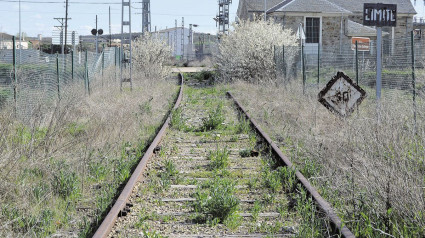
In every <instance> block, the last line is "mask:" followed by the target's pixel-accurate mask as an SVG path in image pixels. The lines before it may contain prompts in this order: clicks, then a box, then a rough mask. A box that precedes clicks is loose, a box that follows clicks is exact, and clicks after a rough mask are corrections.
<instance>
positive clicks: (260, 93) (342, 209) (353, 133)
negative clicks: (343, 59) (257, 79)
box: [234, 73, 425, 237]
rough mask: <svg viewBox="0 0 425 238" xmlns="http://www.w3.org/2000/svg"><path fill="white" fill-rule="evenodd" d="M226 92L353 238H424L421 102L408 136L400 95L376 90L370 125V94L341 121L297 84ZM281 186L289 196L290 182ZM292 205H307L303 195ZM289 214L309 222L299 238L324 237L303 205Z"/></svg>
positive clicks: (409, 116)
mask: <svg viewBox="0 0 425 238" xmlns="http://www.w3.org/2000/svg"><path fill="white" fill-rule="evenodd" d="M403 74H404V73H403ZM234 87H235V88H236V90H237V93H236V95H237V97H238V99H239V100H240V101H241V102H243V103H244V104H245V106H246V107H248V108H250V113H251V115H252V116H253V117H254V119H256V120H257V121H258V122H259V124H260V126H261V127H262V128H263V129H265V131H266V132H268V133H269V135H271V136H272V138H273V139H274V141H275V142H276V143H277V144H279V145H280V148H281V149H282V150H283V152H284V153H285V154H287V155H288V157H290V159H291V160H292V162H293V163H294V164H295V166H296V167H297V168H298V170H299V171H300V172H301V173H302V174H304V176H305V177H306V178H308V179H309V180H310V182H311V183H312V184H313V186H315V187H316V188H318V191H319V192H320V194H321V195H322V196H323V197H324V198H325V199H326V200H328V201H329V202H330V203H331V204H332V205H333V207H334V208H335V209H336V210H337V212H338V214H339V215H340V216H341V218H342V220H343V221H344V222H345V226H347V227H348V228H349V229H351V230H352V231H353V233H354V234H355V235H356V236H359V237H385V236H387V235H386V234H388V236H395V237H422V236H424V235H425V229H424V227H425V223H424V221H425V219H424V215H423V214H425V211H424V208H425V205H424V204H425V200H424V197H425V196H424V194H425V190H423V189H417V188H423V187H425V179H424V176H423V174H424V171H425V170H424V168H425V167H424V165H423V164H424V163H423V161H424V150H423V148H424V146H423V145H424V144H425V143H424V141H425V139H424V138H425V136H424V135H425V133H424V128H425V126H424V121H425V120H424V119H425V118H424V117H423V113H420V112H421V111H423V109H424V106H425V103H424V101H423V100H422V99H418V101H417V105H416V106H417V110H418V111H417V112H418V114H417V127H416V128H417V131H416V134H415V133H414V128H415V127H414V120H413V107H412V104H411V101H410V100H411V99H410V98H407V97H406V95H405V94H404V92H403V91H402V90H387V91H384V92H383V98H382V101H381V107H380V109H381V110H380V115H379V117H380V120H379V122H378V120H376V118H378V116H377V114H376V108H377V107H376V103H375V99H374V96H373V95H371V96H370V97H369V98H367V99H366V100H365V101H364V102H363V104H362V105H361V106H360V107H359V111H358V113H353V115H352V116H351V117H350V118H347V119H345V120H341V119H340V118H338V117H336V116H335V115H334V114H331V113H329V112H328V111H327V110H326V109H324V108H323V107H322V106H321V105H320V104H318V103H317V99H316V95H317V92H316V91H314V90H313V89H311V90H310V89H309V90H307V91H306V94H305V97H299V95H301V94H302V85H300V84H298V83H291V84H287V85H286V86H285V87H276V86H275V85H274V86H269V85H247V84H241V83H238V84H236V85H235V86H234ZM366 90H367V91H368V92H371V94H372V92H373V90H371V89H368V88H366ZM247 92H249V93H247ZM322 108H323V110H322ZM265 115H266V117H265ZM266 118H267V119H266ZM286 177H290V178H293V174H292V172H290V171H289V174H288V171H287V175H286ZM271 181H272V180H271ZM283 186H284V187H285V190H292V191H293V190H294V186H293V183H292V185H290V184H288V185H285V184H283ZM295 189H296V190H298V191H301V190H300V189H298V188H296V187H295ZM301 194H302V193H301ZM294 199H297V198H294ZM298 199H300V201H303V202H304V203H305V201H307V204H308V201H309V198H308V196H307V197H306V198H304V197H303V196H301V197H300V198H298ZM303 202H300V204H301V203H303ZM297 209H299V211H300V213H301V214H304V215H303V217H304V218H303V220H304V222H305V224H310V225H306V226H305V227H304V228H301V229H300V237H303V235H305V236H307V235H308V236H316V237H321V236H322V235H323V234H324V233H323V232H326V231H324V230H323V226H321V227H322V231H321V232H319V233H318V230H320V229H321V228H320V225H319V223H321V222H326V221H325V220H323V219H321V217H320V215H319V214H317V213H316V212H313V210H312V209H310V208H308V207H304V208H302V209H301V208H297ZM319 220H321V221H319ZM303 226H304V223H303Z"/></svg>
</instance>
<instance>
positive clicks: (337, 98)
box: [319, 72, 366, 117]
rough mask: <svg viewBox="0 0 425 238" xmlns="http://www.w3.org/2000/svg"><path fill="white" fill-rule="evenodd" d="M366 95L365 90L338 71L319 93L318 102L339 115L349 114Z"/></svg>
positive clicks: (345, 115)
mask: <svg viewBox="0 0 425 238" xmlns="http://www.w3.org/2000/svg"><path fill="white" fill-rule="evenodd" d="M365 97H366V92H365V91H364V90H363V89H362V88H360V87H359V86H358V85H357V84H355V83H354V82H353V80H351V79H350V78H349V77H348V76H347V75H345V74H344V73H342V72H338V73H337V75H336V76H335V77H333V78H332V80H331V81H329V82H328V83H327V85H326V87H325V88H324V89H323V90H322V91H320V93H319V102H320V103H321V104H323V105H324V106H325V107H326V108H328V109H329V110H331V111H332V112H335V113H337V114H338V115H340V116H341V117H347V116H349V115H350V114H351V113H352V112H353V111H354V109H355V108H356V106H358V105H360V103H361V102H362V101H363V99H364V98H365Z"/></svg>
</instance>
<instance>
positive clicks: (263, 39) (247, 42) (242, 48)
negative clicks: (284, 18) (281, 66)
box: [215, 21, 297, 82]
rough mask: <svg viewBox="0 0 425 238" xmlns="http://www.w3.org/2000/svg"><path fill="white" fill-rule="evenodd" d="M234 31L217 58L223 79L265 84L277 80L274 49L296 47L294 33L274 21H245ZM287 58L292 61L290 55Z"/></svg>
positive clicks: (220, 47)
mask: <svg viewBox="0 0 425 238" xmlns="http://www.w3.org/2000/svg"><path fill="white" fill-rule="evenodd" d="M234 28H235V30H234V31H232V32H230V33H229V35H228V36H224V37H223V39H222V41H221V43H220V45H219V52H218V54H217V55H216V57H215V63H216V64H217V66H218V71H219V74H220V75H221V77H222V79H224V80H235V79H239V80H244V81H248V82H263V81H270V80H272V79H273V78H275V63H274V56H273V55H274V52H273V46H274V45H282V44H284V45H285V46H291V45H295V44H296V42H297V41H296V36H295V35H294V34H293V32H292V31H291V30H283V29H282V26H281V25H280V24H278V23H275V22H273V21H266V22H265V21H246V22H245V21H242V22H240V24H238V25H235V26H234ZM285 54H287V56H288V58H293V57H291V56H290V55H289V54H290V52H285Z"/></svg>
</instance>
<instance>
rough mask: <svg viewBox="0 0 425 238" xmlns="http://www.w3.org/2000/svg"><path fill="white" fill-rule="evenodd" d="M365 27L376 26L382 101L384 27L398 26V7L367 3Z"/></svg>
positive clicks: (378, 85)
mask: <svg viewBox="0 0 425 238" xmlns="http://www.w3.org/2000/svg"><path fill="white" fill-rule="evenodd" d="M363 25H365V26H376V29H377V38H376V48H377V49H376V98H377V100H378V101H380V99H381V88H382V27H383V26H391V27H395V26H397V5H396V4H382V3H365V4H364V6H363Z"/></svg>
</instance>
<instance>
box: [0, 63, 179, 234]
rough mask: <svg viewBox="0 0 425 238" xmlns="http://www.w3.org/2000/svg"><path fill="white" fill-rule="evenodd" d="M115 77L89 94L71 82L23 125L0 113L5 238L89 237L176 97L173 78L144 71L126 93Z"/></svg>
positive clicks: (1, 229)
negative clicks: (150, 75)
mask: <svg viewBox="0 0 425 238" xmlns="http://www.w3.org/2000/svg"><path fill="white" fill-rule="evenodd" d="M114 75H115V72H114V71H113V69H111V70H109V71H108V72H106V73H105V77H104V78H103V79H101V78H100V76H99V78H97V79H96V80H94V81H93V82H92V84H91V91H92V93H91V95H90V96H87V95H86V93H85V92H84V84H83V82H76V83H75V84H72V85H68V86H67V87H66V89H65V88H64V90H63V92H64V93H63V94H62V95H61V101H60V102H59V103H58V102H56V101H52V103H50V104H47V105H40V106H39V107H37V108H38V110H35V111H34V112H33V114H32V115H31V117H29V118H30V120H27V121H24V122H23V121H19V120H17V119H16V118H15V117H14V113H13V110H11V109H8V110H4V111H2V112H0V204H1V207H0V208H1V213H0V221H1V222H0V224H1V226H0V236H3V237H4V236H13V237H16V236H35V237H40V236H41V237H43V236H49V235H51V234H61V235H63V236H71V235H76V234H82V235H84V234H86V233H87V232H88V231H87V230H88V227H89V225H90V223H91V222H94V223H96V219H97V218H98V216H99V215H100V214H101V212H103V211H104V209H105V208H106V207H107V205H108V204H109V203H110V202H111V199H110V198H111V197H112V196H113V195H114V193H115V191H116V188H117V186H118V185H119V184H120V183H122V182H123V181H124V180H125V179H126V177H128V173H129V171H130V170H131V165H132V164H134V163H136V162H137V158H138V156H140V155H141V153H142V150H143V147H144V146H146V143H147V142H148V140H149V139H150V137H151V136H152V135H154V134H155V130H156V128H157V127H158V126H159V124H160V122H161V121H162V119H163V118H164V116H165V114H166V113H167V111H168V109H169V106H170V104H171V103H172V100H173V98H174V96H175V94H176V92H177V87H176V81H175V80H165V79H151V78H141V77H140V76H139V75H141V74H140V73H135V75H136V76H135V80H134V89H133V91H130V90H129V88H128V85H126V84H124V89H123V92H120V90H119V82H118V80H116V79H115V76H114ZM102 82H103V83H102ZM84 229H86V230H84Z"/></svg>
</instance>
